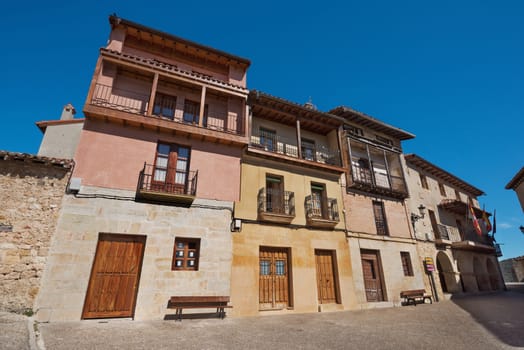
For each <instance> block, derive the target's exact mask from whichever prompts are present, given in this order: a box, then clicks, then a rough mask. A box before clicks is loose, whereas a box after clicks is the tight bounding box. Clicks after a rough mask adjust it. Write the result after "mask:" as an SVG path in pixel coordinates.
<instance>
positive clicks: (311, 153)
mask: <svg viewBox="0 0 524 350" xmlns="http://www.w3.org/2000/svg"><path fill="white" fill-rule="evenodd" d="M300 145H301V150H302V158H303V159H306V160H312V161H315V159H316V154H315V153H316V152H315V141H312V140H307V139H302V140H301V141H300Z"/></svg>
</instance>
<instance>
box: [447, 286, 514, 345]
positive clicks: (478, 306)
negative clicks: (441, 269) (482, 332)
mask: <svg viewBox="0 0 524 350" xmlns="http://www.w3.org/2000/svg"><path fill="white" fill-rule="evenodd" d="M451 301H452V302H453V303H455V304H456V305H457V306H459V307H460V308H462V309H463V310H465V311H466V312H467V313H469V314H470V315H471V316H472V317H473V318H474V319H475V320H476V321H477V322H478V323H479V324H481V325H482V326H483V327H484V328H485V329H487V330H488V331H489V332H491V333H492V334H493V335H494V336H496V337H497V338H498V339H499V340H500V341H502V342H504V343H506V344H508V345H511V346H516V347H524V336H523V335H522V330H524V294H522V293H518V292H516V291H511V290H510V291H507V292H493V293H482V294H478V295H471V294H470V295H467V296H453V297H452V298H451Z"/></svg>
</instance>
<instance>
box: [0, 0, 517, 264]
mask: <svg viewBox="0 0 524 350" xmlns="http://www.w3.org/2000/svg"><path fill="white" fill-rule="evenodd" d="M112 13H116V14H117V15H119V16H120V17H123V18H126V19H129V20H132V21H134V22H138V23H141V24H144V25H146V26H149V27H153V28H155V29H159V30H162V31H166V32H169V33H172V34H175V35H177V36H181V37H184V38H187V39H189V40H192V41H196V42H199V43H201V44H205V45H208V46H212V47H215V48H217V49H220V50H223V51H227V52H230V53H232V54H235V55H238V56H242V57H245V58H248V59H250V60H251V61H252V65H251V67H250V69H249V72H248V87H249V88H250V89H258V90H262V91H264V92H267V93H270V94H272V95H276V96H279V97H282V98H285V99H288V100H291V101H294V102H297V103H304V102H306V101H307V100H308V99H309V98H310V97H311V98H312V101H313V103H314V104H315V105H316V106H317V107H318V108H319V109H320V110H324V111H327V110H329V109H331V108H334V107H336V106H339V105H347V106H350V107H352V108H354V109H357V110H359V111H362V112H364V113H366V114H369V115H371V116H374V117H375V118H378V119H381V120H383V121H385V122H387V123H390V124H392V125H394V126H397V127H400V128H402V129H404V130H407V131H409V132H411V133H414V134H415V135H416V136H417V137H416V138H415V139H414V140H410V141H406V142H405V143H404V152H405V153H416V154H418V155H420V156H422V157H424V158H425V159H427V160H429V161H430V162H432V163H434V164H436V165H438V166H440V167H442V168H444V169H446V170H448V171H449V172H451V173H453V174H455V175H457V176H459V177H460V178H462V179H464V180H465V181H467V182H469V183H471V184H473V185H474V186H476V187H478V188H480V189H482V190H483V191H484V192H486V194H487V195H486V196H482V197H480V198H479V200H480V203H481V205H485V206H486V209H487V210H488V211H490V212H493V210H494V209H496V210H497V235H496V239H497V241H498V242H499V243H501V244H502V250H503V253H504V257H503V259H504V258H510V257H515V256H520V255H524V235H523V234H522V233H520V231H519V229H518V227H519V226H520V225H524V215H523V212H522V210H521V208H520V206H519V203H518V200H517V197H516V195H515V193H514V192H513V191H508V190H505V189H504V186H505V185H506V184H507V183H508V181H509V180H510V179H511V178H512V177H513V176H514V175H515V174H516V173H517V171H518V170H519V169H520V168H521V167H522V166H524V153H523V149H524V137H523V136H522V132H523V129H524V121H523V116H524V86H523V83H524V21H523V20H522V19H523V18H524V2H522V1H517V0H515V1H505V0H498V1H482V0H479V1H459V0H457V1H439V2H427V1H394V2H393V1H373V0H371V1H365V2H364V1H340V2H339V1H334V2H333V1H332V2H303V1H297V2H294V1H287V2H285V1H273V0H268V1H263V2H248V1H247V2H246V1H229V2H228V1H194V2H188V3H184V2H178V1H177V2H175V1H154V2H143V1H131V0H128V1H90V2H75V1H18V2H15V1H10V2H7V3H6V4H3V5H2V11H1V14H0V30H1V32H2V34H3V35H2V39H3V42H2V54H1V55H0V63H1V64H0V66H1V68H0V69H1V70H2V71H1V76H2V78H3V83H4V89H2V90H3V91H2V93H1V94H0V101H1V104H2V107H3V111H2V119H3V127H2V128H1V129H0V149H2V150H8V151H15V152H26V153H36V152H37V151H38V147H39V143H40V140H41V133H40V131H39V130H38V128H37V127H36V126H35V122H36V121H40V120H53V119H58V118H59V116H60V113H61V110H62V107H63V105H64V104H66V103H69V102H70V103H72V104H73V105H74V106H75V107H76V108H77V110H78V114H77V116H81V115H82V112H81V110H82V107H83V104H84V102H85V96H86V94H87V89H88V86H89V82H90V80H91V77H92V74H93V70H94V66H95V63H96V59H97V57H98V49H99V48H100V47H102V46H104V45H105V43H106V40H107V38H108V33H109V24H108V15H109V14H112Z"/></svg>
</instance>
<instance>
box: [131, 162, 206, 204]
mask: <svg viewBox="0 0 524 350" xmlns="http://www.w3.org/2000/svg"><path fill="white" fill-rule="evenodd" d="M197 180H198V171H179V170H176V169H175V168H168V169H159V170H158V171H157V172H155V167H154V166H153V165H151V164H144V168H143V169H142V170H141V171H140V174H139V177H138V188H137V194H138V196H139V197H151V198H155V199H166V200H169V201H179V200H180V201H183V202H187V201H190V202H192V200H193V199H194V197H195V196H196V190H197V182H198V181H197Z"/></svg>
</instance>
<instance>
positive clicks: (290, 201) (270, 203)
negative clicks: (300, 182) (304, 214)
mask: <svg viewBox="0 0 524 350" xmlns="http://www.w3.org/2000/svg"><path fill="white" fill-rule="evenodd" d="M258 212H259V213H260V212H262V213H273V214H280V215H290V216H295V193H294V192H291V191H280V190H276V189H273V188H261V189H260V191H258Z"/></svg>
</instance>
